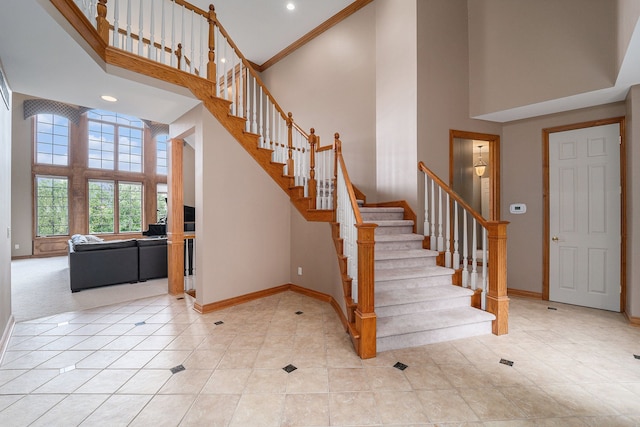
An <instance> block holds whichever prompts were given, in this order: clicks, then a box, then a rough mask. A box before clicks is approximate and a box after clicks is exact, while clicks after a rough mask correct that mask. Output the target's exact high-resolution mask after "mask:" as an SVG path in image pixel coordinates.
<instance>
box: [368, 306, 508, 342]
mask: <svg viewBox="0 0 640 427" xmlns="http://www.w3.org/2000/svg"><path fill="white" fill-rule="evenodd" d="M492 320H495V316H494V315H493V314H491V313H488V312H486V311H482V310H478V309H476V308H473V307H456V308H449V309H444V310H437V311H432V312H428V313H414V314H407V315H403V316H393V317H385V318H380V319H377V334H376V336H377V337H378V338H383V337H389V336H394V335H403V334H411V333H416V332H424V331H431V330H436V329H444V328H452V327H457V326H462V325H470V324H474V323H480V322H489V321H492Z"/></svg>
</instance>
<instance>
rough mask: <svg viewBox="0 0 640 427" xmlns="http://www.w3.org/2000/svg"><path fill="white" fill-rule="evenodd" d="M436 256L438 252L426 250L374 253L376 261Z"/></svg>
mask: <svg viewBox="0 0 640 427" xmlns="http://www.w3.org/2000/svg"><path fill="white" fill-rule="evenodd" d="M435 256H438V252H436V251H430V250H428V249H404V250H389V251H376V255H375V259H376V261H380V260H388V259H401V258H429V257H435Z"/></svg>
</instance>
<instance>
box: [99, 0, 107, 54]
mask: <svg viewBox="0 0 640 427" xmlns="http://www.w3.org/2000/svg"><path fill="white" fill-rule="evenodd" d="M96 9H97V12H98V16H96V28H97V30H98V34H100V37H101V38H102V40H104V42H105V43H106V44H107V45H108V44H109V21H107V0H98V4H97V5H96Z"/></svg>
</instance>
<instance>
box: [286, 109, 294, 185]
mask: <svg viewBox="0 0 640 427" xmlns="http://www.w3.org/2000/svg"><path fill="white" fill-rule="evenodd" d="M287 140H288V142H287V147H288V150H287V151H288V154H287V175H289V176H293V175H294V173H293V114H292V113H291V112H289V114H287Z"/></svg>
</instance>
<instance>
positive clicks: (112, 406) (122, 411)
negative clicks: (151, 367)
mask: <svg viewBox="0 0 640 427" xmlns="http://www.w3.org/2000/svg"><path fill="white" fill-rule="evenodd" d="M151 397H152V396H145V395H113V396H111V397H109V398H108V399H107V400H106V401H105V402H104V403H103V404H102V405H100V406H99V407H98V409H96V410H95V411H94V412H93V413H91V415H89V416H88V417H87V418H86V419H85V420H84V421H83V422H82V424H80V426H82V427H120V426H122V427H125V426H128V425H129V424H130V423H131V421H133V419H134V418H135V417H136V416H137V415H138V414H139V413H140V411H141V410H142V408H144V407H145V405H146V404H147V403H148V402H149V401H150V400H151Z"/></svg>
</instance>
